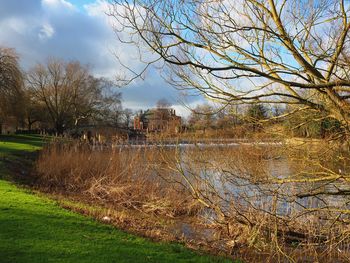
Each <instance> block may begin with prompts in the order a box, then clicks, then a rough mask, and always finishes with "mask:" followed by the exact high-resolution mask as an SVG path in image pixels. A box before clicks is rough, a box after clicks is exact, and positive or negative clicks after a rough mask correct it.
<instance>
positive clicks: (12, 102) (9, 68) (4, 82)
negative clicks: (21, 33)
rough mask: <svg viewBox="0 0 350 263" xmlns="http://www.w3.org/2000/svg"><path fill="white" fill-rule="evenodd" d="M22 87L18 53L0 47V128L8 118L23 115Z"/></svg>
mask: <svg viewBox="0 0 350 263" xmlns="http://www.w3.org/2000/svg"><path fill="white" fill-rule="evenodd" d="M22 87H23V75H22V72H21V69H20V66H19V63H18V56H17V54H16V52H15V51H14V50H13V49H10V48H5V47H0V126H1V123H2V122H3V121H4V120H5V119H6V117H8V116H13V117H19V116H20V115H21V110H22V108H23V107H22V106H23V96H22V95H23V93H22ZM0 131H1V128H0Z"/></svg>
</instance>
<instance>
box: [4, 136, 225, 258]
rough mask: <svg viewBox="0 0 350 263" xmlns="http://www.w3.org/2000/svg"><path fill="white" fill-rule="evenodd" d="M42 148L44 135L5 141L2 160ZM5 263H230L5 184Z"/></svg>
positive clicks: (6, 182) (13, 138)
mask: <svg viewBox="0 0 350 263" xmlns="http://www.w3.org/2000/svg"><path fill="white" fill-rule="evenodd" d="M42 145H43V142H42V139H41V138H40V137H38V136H0V158H2V159H3V158H12V157H13V158H19V156H20V155H19V154H20V153H23V152H29V151H35V150H37V149H40V148H41V147H42ZM0 160H1V159H0ZM0 166H4V165H3V163H1V161H0ZM1 173H3V174H2V175H4V173H7V172H6V169H4V167H2V169H1ZM4 177H6V176H2V178H4ZM0 262H2V263H5V262H9V263H10V262H11V263H12V262H13V263H14V262H26V263H27V262H36V263H39V262H96V263H98V262H230V261H228V260H224V259H222V258H218V257H211V256H206V255H200V254H198V253H197V252H193V251H191V250H189V249H187V248H185V247H183V246H182V245H180V244H170V243H156V242H152V241H150V240H147V239H145V238H141V237H137V236H134V235H131V234H128V233H125V232H123V231H120V230H118V229H116V228H114V227H112V226H109V225H104V224H101V223H99V222H96V221H94V220H93V219H91V218H87V217H84V216H82V215H79V214H76V213H73V212H71V211H68V210H65V209H63V208H61V207H59V206H58V205H57V204H56V203H55V202H54V201H52V200H50V199H48V198H45V197H42V196H39V195H36V194H33V193H32V192H30V191H29V190H26V189H24V188H21V187H18V186H16V185H14V184H13V183H11V182H8V181H6V180H0Z"/></svg>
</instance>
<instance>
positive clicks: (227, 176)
mask: <svg viewBox="0 0 350 263" xmlns="http://www.w3.org/2000/svg"><path fill="white" fill-rule="evenodd" d="M328 146H329V145H326V146H325V145H318V146H312V147H310V146H307V145H302V146H300V145H298V146H291V145H281V144H274V143H271V144H249V143H243V144H241V145H237V146H231V147H226V146H220V147H203V145H202V146H201V145H197V146H194V147H188V148H181V147H173V148H167V147H131V146H129V147H125V146H121V147H117V148H114V149H111V148H109V149H100V150H91V149H90V147H89V146H87V145H79V144H74V143H72V144H68V143H66V144H60V143H56V144H54V145H51V146H49V147H47V148H46V149H45V150H44V151H43V152H42V153H41V156H40V158H39V160H38V162H37V176H38V177H37V179H38V180H37V183H38V184H37V185H39V186H40V189H45V190H47V191H50V192H54V193H56V194H60V195H63V196H70V197H74V198H76V199H77V200H79V201H83V202H85V203H88V204H90V205H91V204H97V205H99V206H101V207H104V209H107V210H108V212H96V211H94V212H89V210H88V209H85V208H83V209H80V208H77V207H73V209H75V210H79V209H80V210H83V211H85V213H88V214H90V215H93V216H95V217H97V218H102V215H106V214H107V215H108V216H109V217H111V218H112V219H111V220H112V223H115V224H117V225H118V226H122V227H123V228H126V229H130V228H131V229H132V230H134V231H136V232H138V233H142V234H145V235H147V236H150V237H153V238H157V237H158V238H161V239H170V240H179V239H180V240H182V241H185V242H187V244H190V245H191V246H193V247H200V246H204V247H206V248H210V249H212V250H216V251H224V252H225V253H226V254H236V253H238V251H239V252H241V253H240V254H239V257H242V256H246V258H247V260H249V261H251V260H254V261H256V262H258V261H260V259H264V261H265V262H267V256H266V255H269V257H268V258H269V260H271V262H275V261H276V260H279V261H284V262H290V261H291V262H293V261H299V260H300V258H303V261H306V260H318V262H327V260H329V259H332V258H336V259H337V260H338V262H343V261H344V260H345V261H346V260H347V259H348V258H347V257H348V252H349V248H348V247H349V245H348V244H349V237H350V234H349V233H350V230H349V228H348V226H347V225H348V222H349V219H348V214H349V213H348V211H349V209H348V208H347V207H346V204H345V206H344V205H343V204H342V203H339V204H338V203H336V204H334V203H332V202H333V201H334V199H332V197H329V196H326V195H324V194H323V195H318V194H316V195H315V191H320V190H327V189H328V188H329V187H333V185H334V183H335V179H334V178H336V180H338V179H339V180H340V183H341V184H342V186H346V185H347V181H346V180H347V178H348V177H347V174H342V176H341V177H338V175H339V172H338V168H339V165H340V164H342V165H343V166H344V165H345V166H346V162H345V160H347V157H346V156H345V155H343V154H340V153H339V152H337V150H336V149H337V148H334V147H333V146H332V147H333V149H330V148H329V147H328ZM333 156H336V157H337V158H333ZM329 160H332V163H330V162H329ZM344 162H345V164H344ZM327 176H334V178H333V179H332V180H324V181H321V183H320V182H317V183H315V182H314V181H313V180H315V179H317V180H319V179H322V178H323V177H327ZM300 180H301V181H303V182H299V181H300ZM344 180H345V181H344ZM336 183H338V181H337V182H336ZM327 187H328V188H327ZM332 189H333V188H332ZM302 195H306V196H305V197H302ZM308 195H311V196H308ZM342 198H343V199H345V201H346V198H347V196H346V195H344V196H342ZM315 200H316V201H317V202H315ZM341 200H342V199H341ZM345 203H346V202H345ZM326 204H327V205H326ZM331 204H333V206H331ZM337 209H338V210H337ZM339 209H343V210H341V211H340V210H339ZM104 211H105V210H104ZM131 211H136V212H137V213H139V214H137V213H136V214H133V212H131ZM140 212H141V213H140ZM140 214H141V215H151V216H153V219H150V217H147V216H141V217H140V216H139V215H140ZM140 218H142V219H141V220H140ZM164 218H168V219H171V220H172V219H174V218H175V219H180V221H181V222H182V221H186V222H189V221H190V222H191V223H192V224H193V225H197V226H198V225H200V226H201V227H200V230H198V231H197V234H198V233H199V235H193V234H192V235H191V236H190V237H188V236H187V237H186V236H185V237H181V236H180V237H179V236H176V235H174V232H172V231H171V230H170V229H171V227H170V228H169V227H168V226H165V225H167V224H168V223H169V222H166V221H163V219H164ZM152 220H153V223H152ZM160 222H163V223H164V224H163V225H162V223H160ZM192 228H193V229H195V227H194V226H192ZM204 230H205V231H204ZM201 231H202V232H201ZM206 231H209V232H206ZM205 233H206V234H205ZM247 248H250V250H247ZM252 248H253V251H254V253H251V252H252ZM248 251H249V252H248ZM339 251H341V252H339ZM242 253H243V254H242ZM261 255H264V256H262V257H261Z"/></svg>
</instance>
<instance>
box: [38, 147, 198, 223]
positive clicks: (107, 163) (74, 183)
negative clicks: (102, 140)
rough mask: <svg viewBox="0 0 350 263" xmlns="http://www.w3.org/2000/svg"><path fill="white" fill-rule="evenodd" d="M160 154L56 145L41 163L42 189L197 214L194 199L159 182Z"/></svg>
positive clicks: (164, 212)
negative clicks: (92, 149)
mask: <svg viewBox="0 0 350 263" xmlns="http://www.w3.org/2000/svg"><path fill="white" fill-rule="evenodd" d="M160 154H161V153H160V152H158V151H155V150H154V149H152V150H150V149H147V148H139V149H128V148H119V149H114V150H112V151H111V150H102V151H91V150H90V149H89V148H88V147H87V146H84V145H71V144H63V145H61V144H55V145H51V146H50V147H47V148H45V150H44V151H43V152H42V153H41V155H40V157H39V159H38V162H37V172H38V183H39V184H40V185H41V187H44V188H46V189H48V190H50V191H51V192H52V191H53V192H58V193H67V194H73V195H74V194H83V195H85V196H86V197H88V199H92V200H97V201H99V202H101V203H108V204H113V205H114V206H121V207H128V208H133V209H137V210H140V211H143V212H146V213H154V214H157V215H160V214H161V215H166V216H169V217H175V216H181V215H190V214H194V213H195V212H196V211H197V210H198V209H199V206H198V205H196V204H195V201H194V200H193V199H192V198H191V196H190V193H189V192H188V191H187V190H186V189H185V188H184V187H182V186H181V185H172V186H171V187H169V185H168V183H167V182H166V180H165V178H164V177H160V176H157V174H158V173H160V172H162V169H164V164H162V163H161V158H160ZM165 165H166V164H165ZM168 176H169V175H168Z"/></svg>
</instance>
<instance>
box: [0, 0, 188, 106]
mask: <svg viewBox="0 0 350 263" xmlns="http://www.w3.org/2000/svg"><path fill="white" fill-rule="evenodd" d="M107 10H108V4H107V2H106V1H102V0H97V1H96V2H94V3H92V4H88V5H85V6H84V8H83V9H81V8H80V9H79V8H78V7H77V6H74V5H73V4H71V3H70V2H69V1H68V0H31V1H27V0H11V1H8V0H0V27H1V30H0V43H1V45H6V46H8V47H13V48H15V49H16V51H17V52H18V53H19V55H20V58H21V65H22V67H23V69H24V70H27V69H29V68H30V67H32V66H34V64H35V63H37V62H45V61H46V60H47V58H48V57H57V58H61V59H64V60H79V61H80V62H81V63H83V64H89V65H91V68H92V71H93V73H94V74H95V75H96V76H103V77H108V78H110V79H114V78H115V76H116V75H117V74H118V73H120V72H122V71H123V68H122V66H121V65H120V64H119V62H118V60H117V59H116V58H115V56H114V54H119V55H120V58H121V59H122V62H123V63H125V64H127V65H129V66H131V67H132V68H133V69H135V70H136V71H138V70H139V69H140V68H142V67H143V66H144V65H143V64H141V63H140V62H139V58H138V53H137V51H136V50H135V48H134V47H132V46H130V45H127V44H121V43H118V41H117V37H116V36H115V33H114V31H113V28H112V26H111V20H110V18H108V17H107V16H106V15H105V12H106V11H107ZM126 34H127V32H126ZM121 92H122V93H123V98H124V103H123V104H124V107H130V108H133V109H141V108H143V109H144V108H151V107H154V105H155V104H156V102H157V101H158V100H159V99H161V98H168V99H169V100H171V101H172V102H173V104H174V105H177V106H176V108H177V109H178V111H179V112H182V110H181V109H180V108H181V106H180V105H179V103H178V101H179V99H178V97H179V96H178V92H177V91H176V90H175V89H174V88H172V87H170V86H169V84H167V83H166V82H165V81H164V80H163V79H162V78H161V77H160V74H159V72H157V71H156V70H152V71H150V72H148V74H147V76H146V80H145V81H141V80H138V81H136V82H134V83H133V84H132V85H131V86H130V87H126V88H123V89H121Z"/></svg>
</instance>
